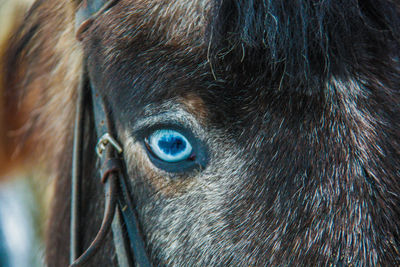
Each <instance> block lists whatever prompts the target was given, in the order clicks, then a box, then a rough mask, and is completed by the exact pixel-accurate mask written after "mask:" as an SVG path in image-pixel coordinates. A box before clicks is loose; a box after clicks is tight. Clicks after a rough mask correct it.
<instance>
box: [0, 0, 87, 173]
mask: <svg viewBox="0 0 400 267" xmlns="http://www.w3.org/2000/svg"><path fill="white" fill-rule="evenodd" d="M78 4H79V2H78V1H77V0H76V1H62V0H52V1H36V2H35V4H33V6H32V7H31V8H30V10H29V11H28V12H27V13H26V15H25V17H24V19H23V21H22V22H20V23H18V25H17V26H15V27H14V29H13V30H12V36H11V37H10V38H9V39H7V40H6V42H5V45H4V48H2V51H1V54H2V56H1V59H0V62H1V63H2V66H1V67H2V69H1V76H2V82H1V84H0V98H1V99H0V100H1V106H0V116H1V118H0V139H1V140H0V145H1V147H0V156H1V155H4V157H5V160H4V161H2V160H1V157H0V161H1V163H3V164H0V165H1V166H0V175H2V174H4V173H5V171H6V169H7V171H9V170H10V168H8V166H13V169H15V168H24V169H26V168H27V167H28V168H29V169H32V166H39V165H41V166H43V165H42V164H39V165H38V163H44V162H46V163H47V162H53V163H55V164H54V165H51V166H46V167H50V168H46V170H47V169H49V170H57V169H58V166H57V165H58V164H59V163H58V162H60V160H59V159H60V157H62V155H63V154H66V153H65V151H68V149H69V148H68V147H69V146H70V145H71V144H70V143H71V142H72V131H73V129H72V125H73V121H74V114H75V99H76V91H77V88H78V86H79V84H80V81H81V78H82V73H83V71H82V54H83V53H82V49H81V45H80V43H79V42H78V41H77V40H76V38H75V14H76V10H77V6H78ZM2 144H6V146H2Z"/></svg>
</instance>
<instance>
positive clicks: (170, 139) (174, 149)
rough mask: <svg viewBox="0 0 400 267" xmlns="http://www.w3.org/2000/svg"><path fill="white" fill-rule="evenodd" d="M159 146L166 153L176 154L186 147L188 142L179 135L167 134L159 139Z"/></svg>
mask: <svg viewBox="0 0 400 267" xmlns="http://www.w3.org/2000/svg"><path fill="white" fill-rule="evenodd" d="M158 146H159V148H160V149H161V150H162V151H163V152H164V153H165V154H169V155H172V156H175V155H177V154H179V153H181V152H182V151H184V150H185V149H186V142H184V141H183V140H182V138H181V137H179V136H173V135H167V136H163V137H162V138H161V139H160V140H159V141H158Z"/></svg>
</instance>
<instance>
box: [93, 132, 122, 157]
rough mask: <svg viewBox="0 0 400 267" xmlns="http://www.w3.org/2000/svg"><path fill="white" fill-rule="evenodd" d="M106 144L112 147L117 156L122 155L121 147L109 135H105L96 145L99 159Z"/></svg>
mask: <svg viewBox="0 0 400 267" xmlns="http://www.w3.org/2000/svg"><path fill="white" fill-rule="evenodd" d="M108 144H110V145H112V146H113V147H114V148H115V150H116V151H117V153H118V154H121V153H122V151H123V150H122V147H121V146H120V145H119V144H118V142H117V140H115V139H114V138H113V137H112V136H111V135H110V134H109V133H106V134H104V135H103V136H102V137H101V138H100V139H99V141H98V142H97V145H96V153H97V155H98V156H99V157H101V154H102V153H103V151H104V150H105V149H106V146H107V145H108Z"/></svg>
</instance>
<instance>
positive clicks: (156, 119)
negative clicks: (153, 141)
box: [131, 108, 204, 140]
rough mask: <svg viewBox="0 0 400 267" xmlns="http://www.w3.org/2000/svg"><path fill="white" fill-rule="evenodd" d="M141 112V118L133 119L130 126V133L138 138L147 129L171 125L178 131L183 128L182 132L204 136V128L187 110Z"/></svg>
mask: <svg viewBox="0 0 400 267" xmlns="http://www.w3.org/2000/svg"><path fill="white" fill-rule="evenodd" d="M147 113H148V114H143V116H144V117H143V118H139V119H137V120H135V122H134V124H133V125H132V126H131V129H132V133H133V135H134V136H135V137H138V140H140V139H143V138H144V136H143V133H147V134H150V133H149V129H157V128H159V129H161V128H167V127H171V128H172V129H177V130H178V131H180V130H183V131H184V133H186V132H188V129H190V131H189V132H190V133H192V135H194V136H197V137H202V136H204V130H203V127H202V126H201V124H200V123H199V122H198V121H197V120H196V117H195V116H193V115H192V114H190V113H188V112H187V111H185V110H183V109H180V108H175V109H172V110H167V111H164V112H160V111H158V112H157V113H153V114H152V113H151V112H150V111H148V112H147Z"/></svg>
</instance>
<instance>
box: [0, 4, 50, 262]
mask: <svg viewBox="0 0 400 267" xmlns="http://www.w3.org/2000/svg"><path fill="white" fill-rule="evenodd" d="M33 1H34V0H0V25H1V27H0V44H4V43H5V42H7V39H8V38H9V36H10V32H11V30H12V27H13V25H15V21H18V20H19V21H20V20H21V19H22V18H23V16H24V13H25V12H26V10H27V9H28V8H29V6H30V5H31V4H32V2H33ZM1 47H3V46H2V45H1V46H0V48H1ZM1 52H3V51H0V53H1ZM0 63H1V62H0ZM0 76H1V75H0ZM0 93H1V90H0ZM0 131H1V129H0ZM6 156H9V157H11V156H12V155H6ZM0 173H2V172H1V171H0ZM50 181H51V180H50V179H47V178H46V177H35V176H33V175H28V174H26V173H24V172H22V171H21V172H14V173H11V174H10V173H7V174H3V175H2V177H0V267H25V266H27V267H28V266H29V267H39V266H44V263H43V255H44V254H43V253H44V252H43V251H44V231H43V229H44V227H45V224H46V221H45V218H46V213H47V210H48V209H47V204H46V203H49V201H47V199H49V197H48V196H49V195H50V192H49V191H50V190H51V185H50Z"/></svg>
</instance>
